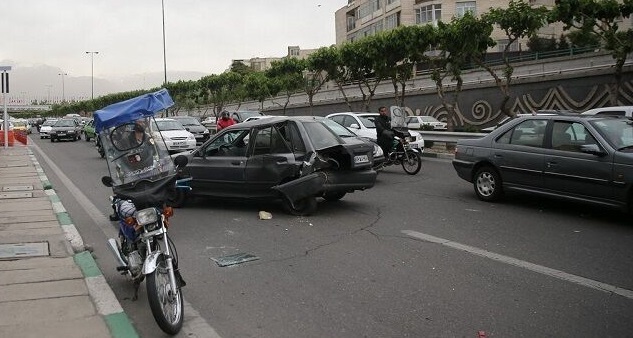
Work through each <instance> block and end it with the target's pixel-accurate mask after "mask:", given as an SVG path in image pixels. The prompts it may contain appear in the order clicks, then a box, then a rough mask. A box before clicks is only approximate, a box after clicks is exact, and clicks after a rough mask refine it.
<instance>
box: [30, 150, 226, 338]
mask: <svg viewBox="0 0 633 338" xmlns="http://www.w3.org/2000/svg"><path fill="white" fill-rule="evenodd" d="M29 146H30V147H32V148H33V149H35V150H36V151H37V152H38V153H39V154H40V156H41V157H42V158H43V159H44V161H46V163H47V164H48V166H49V167H51V169H52V170H53V171H54V172H55V175H57V177H59V179H60V180H61V181H62V183H63V184H64V186H65V187H66V188H67V189H68V191H70V193H71V194H72V195H73V196H74V197H75V199H76V200H77V202H78V203H79V205H81V207H82V208H83V209H84V211H85V212H86V213H88V216H90V218H91V219H92V221H93V222H94V223H95V224H97V226H98V227H99V229H101V232H103V234H104V236H105V238H106V240H107V238H111V237H112V238H116V236H117V231H116V229H115V228H114V227H113V226H112V223H111V222H110V221H109V220H107V217H108V216H106V215H104V214H103V213H102V212H100V211H99V209H98V208H97V206H96V205H94V204H93V203H92V202H90V200H89V199H88V197H87V196H86V195H84V194H83V193H82V192H81V190H79V188H77V186H75V184H74V183H73V182H72V181H71V180H70V179H69V178H68V176H66V175H64V173H63V172H62V170H61V169H60V168H59V167H58V166H57V165H56V164H55V163H54V162H53V161H52V160H51V159H50V158H49V157H48V156H46V154H44V152H43V151H42V150H41V149H40V148H39V147H38V146H37V145H36V144H35V143H33V142H31V143H30V145H29ZM108 288H109V286H108ZM183 305H184V307H185V316H186V319H187V320H186V321H185V323H184V324H183V327H182V332H183V333H186V334H187V336H189V337H220V336H219V335H218V334H217V332H216V331H215V329H214V328H213V327H211V325H209V323H207V321H206V320H205V319H204V318H202V317H201V316H200V314H199V313H198V312H197V311H196V310H195V309H194V308H193V306H191V304H189V302H187V301H186V300H185V301H184V302H183Z"/></svg>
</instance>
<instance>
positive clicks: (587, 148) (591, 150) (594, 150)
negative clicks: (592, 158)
mask: <svg viewBox="0 0 633 338" xmlns="http://www.w3.org/2000/svg"><path fill="white" fill-rule="evenodd" d="M580 151H581V152H583V153H588V154H593V155H596V156H605V155H607V152H606V151H604V150H602V149H600V147H599V146H598V145H597V144H595V143H592V144H583V145H581V146H580Z"/></svg>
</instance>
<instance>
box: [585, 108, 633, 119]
mask: <svg viewBox="0 0 633 338" xmlns="http://www.w3.org/2000/svg"><path fill="white" fill-rule="evenodd" d="M582 115H615V116H626V117H633V106H616V107H601V108H594V109H589V110H587V111H586V112H583V113H582Z"/></svg>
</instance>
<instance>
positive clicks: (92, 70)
mask: <svg viewBox="0 0 633 338" xmlns="http://www.w3.org/2000/svg"><path fill="white" fill-rule="evenodd" d="M86 54H90V82H91V92H90V93H91V94H90V99H91V100H94V99H95V59H94V56H95V54H99V52H86Z"/></svg>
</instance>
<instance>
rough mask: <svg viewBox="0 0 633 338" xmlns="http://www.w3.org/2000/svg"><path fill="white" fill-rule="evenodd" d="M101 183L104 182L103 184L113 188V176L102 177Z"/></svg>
mask: <svg viewBox="0 0 633 338" xmlns="http://www.w3.org/2000/svg"><path fill="white" fill-rule="evenodd" d="M101 183H103V185H105V186H106V187H109V188H111V187H112V177H110V176H103V177H101Z"/></svg>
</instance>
